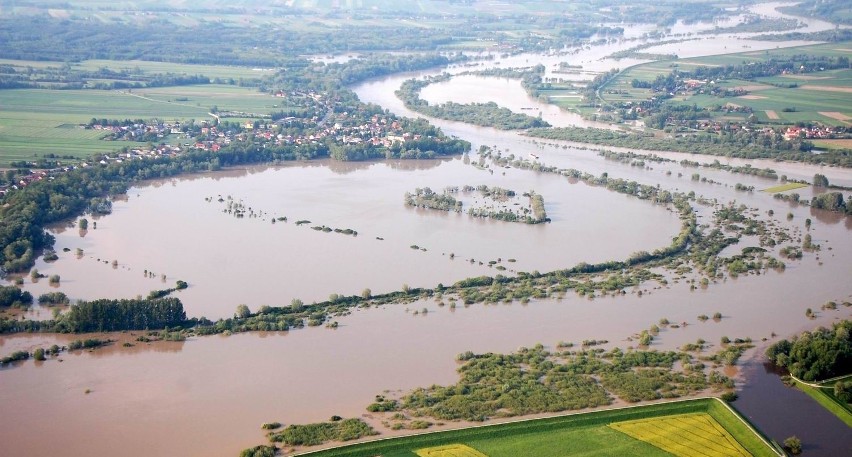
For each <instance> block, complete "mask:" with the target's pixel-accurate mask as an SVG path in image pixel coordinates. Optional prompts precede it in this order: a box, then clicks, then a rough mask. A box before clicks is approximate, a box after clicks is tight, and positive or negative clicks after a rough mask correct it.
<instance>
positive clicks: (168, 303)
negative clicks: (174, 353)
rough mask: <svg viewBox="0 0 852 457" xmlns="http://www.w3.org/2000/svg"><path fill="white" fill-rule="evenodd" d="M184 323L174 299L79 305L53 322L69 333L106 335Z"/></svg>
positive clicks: (176, 300)
mask: <svg viewBox="0 0 852 457" xmlns="http://www.w3.org/2000/svg"><path fill="white" fill-rule="evenodd" d="M185 320H186V313H185V312H184V310H183V304H182V303H181V302H180V300H178V299H177V298H158V299H153V300H144V299H129V300H108V299H101V300H94V301H81V302H79V303H77V304H76V305H72V306H71V309H70V310H69V311H68V312H67V313H66V314H65V315H63V316H62V317H61V318H60V319H59V321H58V322H57V327H58V328H59V329H61V330H67V331H69V332H74V333H81V332H110V331H117V330H146V329H161V328H164V327H170V326H176V325H181V324H183V323H184V321H185Z"/></svg>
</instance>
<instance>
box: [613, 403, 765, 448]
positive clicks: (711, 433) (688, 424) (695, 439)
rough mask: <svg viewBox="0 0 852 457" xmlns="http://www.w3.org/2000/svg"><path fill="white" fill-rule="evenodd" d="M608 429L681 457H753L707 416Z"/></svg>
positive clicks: (616, 425)
mask: <svg viewBox="0 0 852 457" xmlns="http://www.w3.org/2000/svg"><path fill="white" fill-rule="evenodd" d="M609 426H610V427H611V428H613V429H615V430H618V431H620V432H622V433H625V434H627V435H629V436H631V437H633V438H636V439H637V440H641V441H645V442H646V443H649V444H652V445H654V446H656V447H658V448H660V449H662V450H664V451H666V452H670V453H672V454H674V455H676V456H679V457H716V456H718V457H729V456H743V457H750V456H751V454H749V452H748V451H746V450H745V449H744V448H743V447H742V446H741V445H740V443H738V442H737V440H736V439H734V437H733V436H731V435H730V434H729V433H728V432H727V431H726V430H725V429H724V428H723V427H722V426H721V425H719V423H718V422H716V420H715V419H713V418H712V417H710V415H708V414H703V413H697V414H684V415H678V416H670V417H660V418H654V419H639V420H633V421H625V422H616V423H613V424H610V425H609Z"/></svg>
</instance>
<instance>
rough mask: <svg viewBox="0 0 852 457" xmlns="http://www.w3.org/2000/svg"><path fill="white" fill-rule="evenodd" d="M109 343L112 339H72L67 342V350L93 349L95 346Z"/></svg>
mask: <svg viewBox="0 0 852 457" xmlns="http://www.w3.org/2000/svg"><path fill="white" fill-rule="evenodd" d="M109 343H112V340H101V339H98V338H89V339H85V340H74V341H72V342H71V343H69V344H68V350H70V351H75V350H77V349H94V348H97V347H101V346H106V345H107V344H109Z"/></svg>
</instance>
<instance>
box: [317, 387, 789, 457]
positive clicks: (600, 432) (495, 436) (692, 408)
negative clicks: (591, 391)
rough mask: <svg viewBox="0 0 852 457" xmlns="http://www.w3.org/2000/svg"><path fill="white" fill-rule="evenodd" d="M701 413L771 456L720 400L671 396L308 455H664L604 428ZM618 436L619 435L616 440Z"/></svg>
mask: <svg viewBox="0 0 852 457" xmlns="http://www.w3.org/2000/svg"><path fill="white" fill-rule="evenodd" d="M694 413H706V414H709V415H710V416H712V417H713V418H714V419H715V420H716V421H717V422H718V423H719V424H721V425H722V426H723V427H724V428H725V429H726V430H727V431H728V433H730V434H731V435H732V436H734V437H735V438H736V440H737V441H738V442H739V443H740V444H741V445H742V446H743V447H744V448H746V449H747V450H748V451H749V452H750V453H751V454H752V455H754V456H775V455H777V454H776V453H775V452H774V451H773V450H772V449H771V448H770V447H768V446H767V445H766V443H765V442H764V441H763V440H762V439H761V438H760V437H759V436H757V435H756V434H755V433H754V432H753V431H752V430H751V429H750V428H749V426H748V425H746V423H745V422H743V421H742V420H741V419H740V418H739V417H738V416H737V415H736V414H735V413H734V412H732V410H729V409H728V408H726V407H725V406H724V405H723V404H722V403H721V402H720V401H718V400H716V399H711V398H705V399H697V400H685V401H676V402H670V403H661V404H654V405H645V406H639V407H629V408H620V409H613V410H605V411H595V412H590V413H581V414H570V415H565V416H559V417H552V418H546V419H531V420H522V421H517V422H511V423H505V424H495V425H486V426H478V427H471V428H465V429H461V430H449V431H441V432H433V433H427V434H421V435H414V436H407V437H399V438H387V439H381V440H377V441H371V442H366V443H360V444H353V445H349V446H342V447H337V448H333V449H326V450H320V451H315V452H310V453H308V454H309V455H311V456H312V457H370V456H375V455H383V456H385V457H402V456H415V455H416V454H415V453H414V452H415V451H416V450H418V449H423V448H427V447H433V446H442V445H449V444H466V445H468V446H470V447H472V448H474V449H477V450H479V451H481V452H483V453H485V454H487V455H488V456H489V457H500V456H503V455H506V456H509V455H520V454H518V453H522V454H527V455H533V454H529V452H533V453H534V455H540V456H544V457H546V456H548V455H553V456H557V455H566V452H568V451H570V452H569V453H582V454H583V455H589V456H591V455H600V456H607V455H631V454H632V455H665V453H663V452H662V451H660V450H659V449H657V448H655V447H653V446H651V445H649V444H647V443H643V442H641V441H639V440H635V439H632V438H629V437H627V436H625V435H623V434H621V433H618V432H616V431H614V430H612V429H610V428H609V427H608V425H609V424H611V423H613V422H620V421H628V420H637V419H648V418H654V417H662V416H672V415H681V414H694ZM619 436H620V437H623V439H619Z"/></svg>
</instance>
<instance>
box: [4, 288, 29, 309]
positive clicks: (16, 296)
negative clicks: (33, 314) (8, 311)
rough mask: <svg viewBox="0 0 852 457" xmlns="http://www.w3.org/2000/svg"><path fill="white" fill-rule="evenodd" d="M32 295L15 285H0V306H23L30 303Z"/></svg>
mask: <svg viewBox="0 0 852 457" xmlns="http://www.w3.org/2000/svg"><path fill="white" fill-rule="evenodd" d="M32 302H33V296H32V294H30V293H29V292H27V291H22V290H21V289H18V288H17V287H15V286H0V307H9V306H12V307H25V306H29V305H31V304H32Z"/></svg>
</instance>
